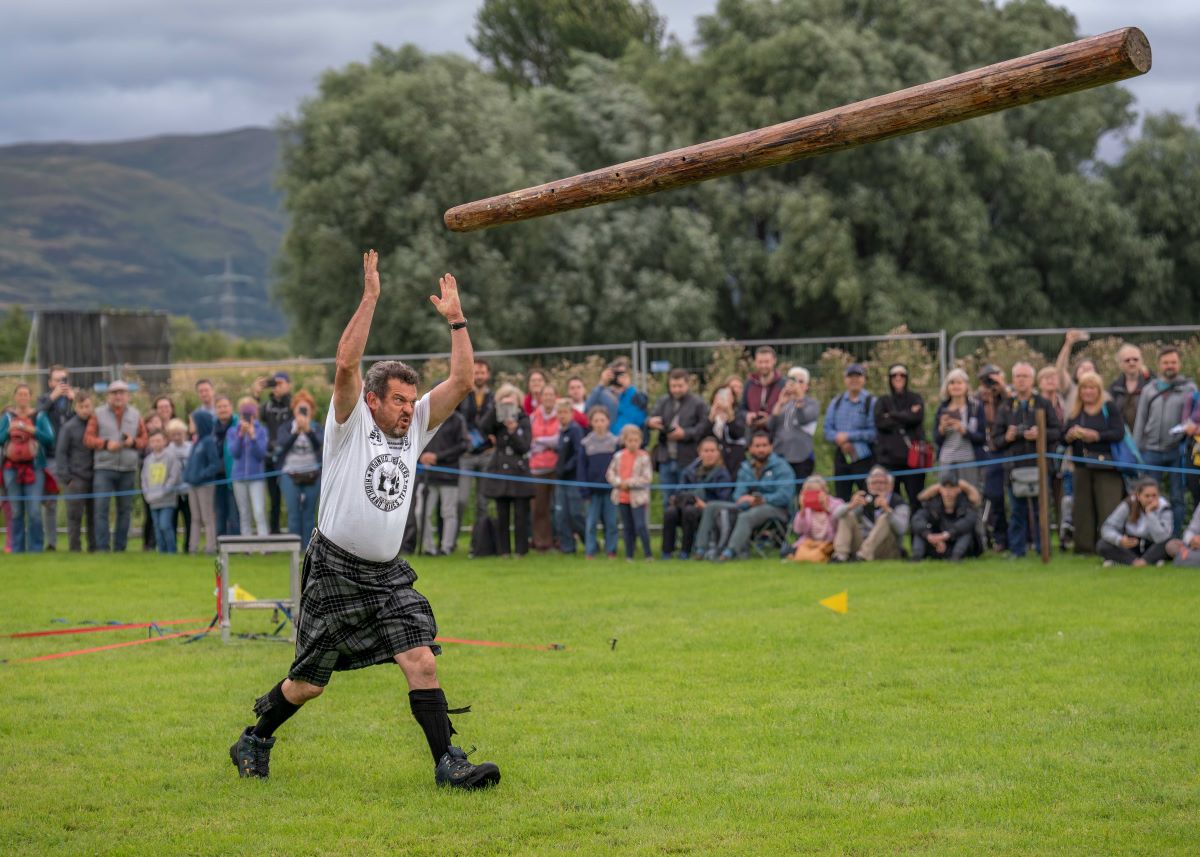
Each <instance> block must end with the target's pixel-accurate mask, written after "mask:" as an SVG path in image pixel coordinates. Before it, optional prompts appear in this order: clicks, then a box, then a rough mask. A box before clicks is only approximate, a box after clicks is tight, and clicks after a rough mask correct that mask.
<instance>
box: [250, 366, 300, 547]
mask: <svg viewBox="0 0 1200 857" xmlns="http://www.w3.org/2000/svg"><path fill="white" fill-rule="evenodd" d="M264 388H266V389H269V390H270V391H271V394H270V395H269V396H267V398H266V399H263V400H262V401H260V402H259V418H260V419H261V420H262V424H263V425H264V426H266V429H267V440H268V442H267V457H266V459H265V460H264V461H263V470H264V471H265V472H266V473H275V472H276V471H278V470H279V469H280V467H279V465H280V463H281V459H282V456H281V455H280V453H279V438H280V437H281V435H280V433H279V430H280V428H281V427H283V426H285V425H288V424H289V423H291V421H292V379H291V376H289V375H288V373H287V372H276V373H275V374H274V375H272V376H271V377H270V378H259V379H258V380H257V381H255V382H254V385H253V386H252V387H251V388H250V390H251V392H252V393H253V395H254V398H255V399H260V398H261V396H262V393H263V389H264ZM266 482H267V502H268V506H269V511H268V513H267V519H268V526H269V527H270V529H271V533H272V535H275V534H278V533H279V532H280V530H279V518H280V514H279V510H280V508H281V506H282V505H283V499H282V495H281V493H280V490H279V477H278V476H268V477H267V479H266Z"/></svg>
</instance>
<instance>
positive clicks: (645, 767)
mask: <svg viewBox="0 0 1200 857" xmlns="http://www.w3.org/2000/svg"><path fill="white" fill-rule="evenodd" d="M235 562H236V565H235V568H234V574H233V577H234V579H235V580H236V581H237V582H238V583H241V584H242V585H243V586H245V587H246V588H247V589H249V590H250V591H252V592H254V593H255V594H256V595H260V596H271V595H277V594H281V593H282V591H283V588H284V573H283V571H282V561H280V560H276V559H274V558H251V559H241V560H235ZM417 565H418V571H419V572H420V573H421V580H420V581H419V583H418V588H420V589H421V590H422V591H423V592H425V593H426V594H427V595H428V596H429V597H430V599H431V600H432V602H433V604H434V606H435V609H436V610H437V613H438V617H439V621H440V623H441V628H442V633H443V634H445V635H447V636H458V637H470V638H476V639H491V640H503V641H512V642H521V643H562V644H564V645H565V646H566V649H565V650H562V651H528V650H521V649H487V648H478V647H470V646H462V645H447V646H446V652H445V655H444V657H443V658H442V659H441V661H440V670H441V675H442V681H443V683H444V685H445V686H446V688H447V691H448V694H449V697H450V700H451V703H452V704H465V703H471V704H473V706H474V711H473V713H471V714H469V715H464V716H461V717H459V718H457V719H456V725H457V726H458V727H459V730H460V732H461V733H462V735H461V736H460V737H461V738H462V740H463V743H465V744H467V745H470V744H477V745H479V747H480V751H479V755H480V756H482V757H484V758H488V759H492V760H494V761H496V762H497V763H499V764H500V766H501V769H502V771H503V774H504V779H503V782H502V783H501V784H500V786H499V788H497V789H495V790H492V791H490V792H487V793H480V794H450V793H445V792H441V791H438V790H437V789H436V788H435V787H434V785H433V783H432V776H431V773H432V771H431V765H430V760H429V758H428V751H427V750H426V748H425V746H424V741H423V739H422V737H421V735H420V732H419V730H418V728H417V726H416V724H415V723H414V722H413V721H412V718H411V716H410V714H409V712H408V705H407V698H406V693H405V688H404V686H403V680H402V677H401V675H400V673H399V671H398V670H397V669H394V668H388V667H378V668H374V669H370V670H363V671H359V672H353V673H344V674H338V675H336V676H335V677H334V681H333V683H332V685H331V687H330V690H329V692H328V693H326V694H325V696H324V697H323V698H321V699H320V700H318V701H317V702H315V703H313V704H312V706H311V707H310V708H309V709H306V710H304V711H303V712H301V713H300V714H299V715H298V716H297V717H296V718H295V719H293V720H292V721H291V722H289V723H288V724H287V725H286V726H285V727H284V728H283V729H282V730H281V731H280V733H279V743H278V744H277V746H276V749H275V752H274V755H273V759H272V778H271V780H270V781H268V782H251V781H240V780H238V779H237V777H236V775H235V771H234V769H233V767H232V765H230V763H229V760H228V756H227V755H226V749H227V747H228V746H229V744H230V743H231V742H232V741H233V739H234V738H235V737H236V735H237V733H238V731H239V730H240V729H241V728H242V727H243V726H244V725H245V724H247V723H248V722H250V719H251V715H250V711H249V709H250V705H251V704H252V702H253V700H254V698H255V697H256V696H257V695H258V694H260V693H262V692H263V691H264V690H265V689H267V688H268V687H270V685H271V684H273V683H274V682H275V681H277V680H278V679H279V678H280V677H281V675H282V674H283V672H284V671H285V670H286V668H287V665H288V663H289V662H290V657H291V651H290V648H289V647H288V646H286V645H282V644H276V643H266V642H250V641H239V642H236V643H234V644H231V645H229V646H223V645H222V644H221V643H220V641H219V639H218V638H216V637H215V636H214V637H210V638H208V639H205V640H202V641H200V642H198V643H195V644H192V645H181V644H180V643H178V642H177V641H166V642H160V643H153V644H149V645H145V646H137V647H131V648H127V649H123V650H117V651H113V652H105V653H99V654H92V655H84V656H80V657H76V658H69V659H65V660H58V661H51V662H45V663H33V664H19V663H11V662H10V663H8V664H6V665H4V666H3V668H2V669H3V670H4V675H5V679H6V680H5V690H6V693H5V699H4V703H3V705H0V735H2V739H3V746H4V752H3V754H2V755H0V784H2V788H3V795H4V801H3V808H2V809H0V843H3V846H2V847H0V850H2V851H3V852H4V853H6V854H39V855H40V854H49V853H61V854H145V853H151V852H153V853H157V854H188V855H206V854H255V855H265V854H280V855H283V854H288V855H290V854H330V853H353V854H358V855H367V854H416V855H424V854H429V855H434V854H437V855H445V854H472V855H476V854H562V853H566V854H663V853H679V854H722V855H727V854H739V855H740V854H772V855H775V854H780V853H808V852H816V853H831V854H840V853H851V854H894V853H931V854H981V853H987V854H1057V853H1074V854H1101V853H1103V854H1118V853H1129V854H1132V853H1140V854H1168V853H1195V852H1196V849H1197V842H1198V841H1200V838H1198V830H1197V822H1196V819H1197V817H1198V811H1200V794H1198V789H1197V786H1198V785H1200V780H1198V777H1197V754H1196V747H1197V746H1200V741H1198V739H1200V735H1198V728H1197V727H1198V721H1200V717H1198V716H1197V711H1196V697H1197V690H1198V688H1200V667H1198V666H1197V663H1198V658H1197V651H1198V650H1200V629H1198V627H1197V623H1196V615H1197V612H1198V611H1197V608H1198V607H1200V598H1198V597H1197V589H1198V588H1200V579H1197V578H1196V577H1195V576H1194V575H1192V574H1190V573H1185V572H1181V571H1177V570H1175V569H1173V568H1170V567H1168V568H1163V569H1141V570H1137V569H1106V570H1101V569H1100V568H1099V567H1098V565H1097V564H1096V563H1095V562H1086V561H1083V560H1073V559H1057V558H1056V560H1055V562H1054V563H1053V564H1052V565H1051V566H1049V567H1043V566H1041V565H1039V564H1037V563H1036V561H1034V560H1027V561H1020V562H1012V561H1004V560H989V561H981V562H977V563H975V564H968V565H964V566H961V567H957V568H942V567H936V566H924V567H920V568H917V567H913V566H909V565H902V564H898V563H896V564H877V565H870V566H866V565H854V566H827V567H823V568H819V569H813V568H808V569H801V568H797V567H795V566H792V565H784V564H781V563H779V562H774V561H761V560H760V561H753V562H742V563H731V564H728V565H719V566H718V565H708V564H697V563H678V562H675V563H663V562H657V563H654V564H646V563H635V564H632V565H628V564H625V563H623V562H619V561H618V562H608V561H603V560H601V561H594V562H584V561H583V560H582V559H561V558H558V557H545V558H535V557H530V558H527V559H525V560H522V561H501V560H478V561H473V562H467V561H465V560H463V559H459V558H455V559H450V560H444V559H422V560H420V561H419V562H418V563H417ZM0 585H2V586H3V591H4V592H5V593H6V597H5V598H4V599H3V601H0V631H5V632H9V631H21V630H31V629H39V628H51V627H64V626H63V625H55V624H52V622H51V620H53V619H56V618H63V619H67V620H69V621H70V622H71V623H72V624H76V623H79V622H80V621H81V620H96V621H107V620H121V621H138V620H146V619H174V618H181V617H186V616H201V615H206V614H208V613H211V610H212V606H211V605H212V585H213V584H212V567H211V563H210V562H209V561H207V560H205V559H202V558H187V557H178V558H164V559H160V558H158V557H156V556H154V555H143V554H129V555H126V556H122V557H113V558H102V559H99V558H93V557H87V556H64V555H61V554H60V555H44V556H40V557H7V556H6V557H3V558H2V559H0ZM842 589H847V590H848V591H849V593H850V613H849V614H848V615H845V616H839V615H836V614H834V613H832V612H830V611H828V610H825V609H824V608H822V607H820V606H818V605H817V603H816V602H817V600H818V599H820V598H824V597H826V596H828V595H832V594H834V593H836V592H838V591H840V590H842ZM266 621H267V617H265V616H262V615H259V616H257V617H255V616H242V615H239V616H238V617H237V620H236V624H237V629H238V630H250V629H253V628H262V627H264V625H265V623H266ZM138 636H139V632H114V633H105V634H90V635H80V636H75V637H58V638H42V639H38V640H10V639H6V640H2V641H0V657H4V658H8V659H15V658H20V657H27V656H32V655H36V654H42V653H47V652H51V651H62V650H66V649H71V648H79V647H83V646H90V645H97V644H98V643H99V642H101V640H100V638H104V640H103V642H109V641H118V640H123V639H136V638H137V637H138ZM613 638H615V639H616V640H617V644H616V647H615V648H613V647H612V646H611V644H610V640H612V639H613Z"/></svg>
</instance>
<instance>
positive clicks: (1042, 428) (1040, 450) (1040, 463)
mask: <svg viewBox="0 0 1200 857" xmlns="http://www.w3.org/2000/svg"><path fill="white" fill-rule="evenodd" d="M1034 416H1035V418H1036V419H1037V430H1038V435H1037V469H1038V529H1039V531H1040V532H1041V536H1042V537H1041V543H1042V563H1043V564H1044V563H1048V562H1050V503H1051V502H1052V501H1053V497H1052V496H1051V494H1050V467H1049V465H1048V462H1047V461H1046V412H1045V411H1044V410H1042V409H1041V408H1037V409H1036V410H1035V411H1034Z"/></svg>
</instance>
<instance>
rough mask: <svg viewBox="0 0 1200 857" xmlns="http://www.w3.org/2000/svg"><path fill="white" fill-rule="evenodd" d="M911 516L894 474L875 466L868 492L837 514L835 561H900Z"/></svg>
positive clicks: (870, 477) (860, 494) (869, 480)
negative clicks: (897, 488)
mask: <svg viewBox="0 0 1200 857" xmlns="http://www.w3.org/2000/svg"><path fill="white" fill-rule="evenodd" d="M911 515H912V513H911V510H910V509H909V506H908V504H907V503H905V502H904V499H903V498H902V497H901V496H900V495H899V494H897V493H896V489H895V480H894V479H893V478H892V474H890V473H888V471H887V468H886V467H883V466H881V465H878V464H877V465H875V466H874V467H872V468H871V470H870V472H869V473H868V474H867V488H866V490H865V491H862V490H859V491H855V492H854V496H852V497H851V498H850V500H849V502H847V503H845V504H843V505H842V506H840V507H839V508H838V509H836V510H835V511H834V513H833V517H834V518H835V519H836V520H837V531H836V534H835V535H834V540H833V557H832V561H833V562H851V561H861V562H870V561H872V560H876V559H899V558H900V557H901V556H902V555H903V553H904V534H905V533H907V532H908V525H909V521H910V519H911Z"/></svg>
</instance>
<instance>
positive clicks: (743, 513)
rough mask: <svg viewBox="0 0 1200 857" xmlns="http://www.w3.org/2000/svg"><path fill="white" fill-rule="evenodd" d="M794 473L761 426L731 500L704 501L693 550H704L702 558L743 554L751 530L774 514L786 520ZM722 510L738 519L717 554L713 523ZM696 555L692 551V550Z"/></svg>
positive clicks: (738, 476)
mask: <svg viewBox="0 0 1200 857" xmlns="http://www.w3.org/2000/svg"><path fill="white" fill-rule="evenodd" d="M795 489H796V474H795V472H794V471H793V470H792V467H791V465H790V464H788V463H787V462H786V461H784V460H783V458H782V457H781V456H779V455H776V454H775V453H774V452H773V451H772V449H771V435H770V434H769V433H768V432H767V431H766V430H765V429H760V430H758V431H756V432H755V433H754V436H753V437H752V438H751V439H750V448H749V450H747V453H746V460H745V461H743V462H742V464H741V466H740V467H739V468H738V473H737V482H736V484H735V485H734V488H733V500H732V502H724V503H722V502H719V501H715V500H714V501H713V502H711V503H707V504H705V507H704V514H703V515H702V516H701V517H700V529H699V530H698V531H697V533H696V548H695V549H696V550H704V551H705V554H704V558H705V559H713V560H718V561H721V562H724V561H725V560H729V559H733V558H734V557H737V556H742V555H743V554H744V553H745V552H746V548H747V547H748V546H749V544H750V534H751V533H753V532H754V531H755V530H756V529H758V527H759V526H761V525H762V524H763V523H765V522H766V521H769V520H770V519H772V518H775V519H776V520H779V521H784V522H786V521H787V519H788V516H789V515H790V514H791V510H792V497H793V495H794V494H795ZM723 510H731V511H732V512H734V513H736V515H737V521H736V523H735V524H734V526H733V532H732V533H731V534H730V536H729V542H728V544H726V546H725V549H724V550H723V551H721V552H720V553H719V554H718V553H717V549H716V546H715V545H712V544H710V538H711V533H712V528H713V523H714V521H715V520H716V517H717V515H718V514H719V513H721V512H722V511H723ZM693 556H695V554H693Z"/></svg>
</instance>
